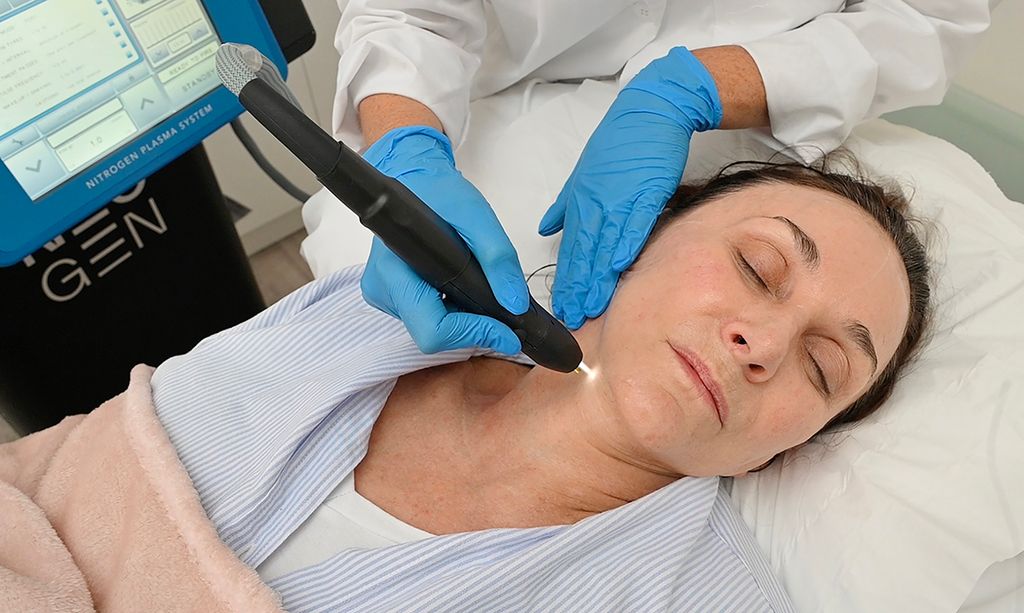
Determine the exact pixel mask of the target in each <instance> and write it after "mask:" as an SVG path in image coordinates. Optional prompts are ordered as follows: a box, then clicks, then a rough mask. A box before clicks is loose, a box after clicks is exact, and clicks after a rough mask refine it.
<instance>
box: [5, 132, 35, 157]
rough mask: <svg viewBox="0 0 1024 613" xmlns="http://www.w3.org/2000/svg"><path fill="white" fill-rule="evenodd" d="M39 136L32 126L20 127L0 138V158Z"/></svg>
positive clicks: (21, 147) (25, 145) (11, 153)
mask: <svg viewBox="0 0 1024 613" xmlns="http://www.w3.org/2000/svg"><path fill="white" fill-rule="evenodd" d="M37 138H39V133H38V132H36V129H35V128H33V127H32V126H28V127H25V128H22V129H20V130H18V131H17V132H15V133H14V134H11V135H10V136H8V137H7V138H5V139H3V140H0V158H9V157H11V156H12V155H14V153H15V152H17V151H18V150H19V149H23V148H24V147H27V146H28V145H29V144H31V143H32V142H33V141H34V140H36V139H37Z"/></svg>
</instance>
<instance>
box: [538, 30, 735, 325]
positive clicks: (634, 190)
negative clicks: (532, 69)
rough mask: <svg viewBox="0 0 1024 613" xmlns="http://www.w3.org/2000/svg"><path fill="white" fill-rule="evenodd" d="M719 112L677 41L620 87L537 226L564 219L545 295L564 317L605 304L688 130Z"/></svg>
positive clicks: (671, 176)
mask: <svg viewBox="0 0 1024 613" xmlns="http://www.w3.org/2000/svg"><path fill="white" fill-rule="evenodd" d="M721 121H722V103H721V101H720V100H719V97H718V90H717V88H716V87H715V82H714V79H712V77H711V74H710V73H709V72H708V71H707V69H706V68H705V67H704V65H703V64H702V63H701V62H700V60H698V59H697V58H695V57H694V56H693V54H691V53H690V52H689V51H688V50H687V49H686V48H684V47H676V48H674V49H672V50H671V51H669V53H668V55H666V56H665V57H662V58H659V59H656V60H654V61H653V62H651V63H650V64H648V65H647V66H646V67H645V68H644V69H643V70H641V71H640V72H639V73H638V74H637V75H636V76H635V77H633V79H632V80H631V81H630V82H629V84H628V85H626V87H625V88H623V90H622V91H621V92H619V94H618V96H617V97H616V98H615V101H614V102H613V103H612V105H611V107H610V108H609V109H608V112H607V113H606V114H605V116H604V119H602V120H601V123H599V124H598V126H597V128H596V129H595V130H594V133H593V134H592V135H591V136H590V140H589V141H587V146H586V147H585V148H584V149H583V153H582V154H581V155H580V159H579V161H578V162H577V163H576V168H575V169H574V170H573V172H572V175H570V176H569V180H568V181H566V183H565V187H563V188H562V191H561V193H560V194H559V195H558V198H557V199H556V200H555V203H554V204H553V205H551V208H549V209H548V211H547V213H545V214H544V218H543V219H542V220H541V222H540V228H539V231H540V233H541V234H542V235H544V236H550V235H552V234H554V233H556V232H558V231H559V230H562V229H564V233H563V235H562V244H561V247H560V248H559V251H558V272H557V273H556V275H555V283H554V287H553V289H552V302H553V306H554V311H555V315H556V316H557V317H558V318H560V319H562V320H563V321H564V322H565V323H566V325H567V326H569V327H570V328H572V329H576V328H579V327H580V326H581V325H583V322H584V321H585V319H586V318H587V317H597V316H598V315H600V314H601V313H603V312H604V310H605V308H607V307H608V302H609V301H610V300H611V297H612V292H613V291H614V290H615V284H616V283H617V282H618V279H619V273H621V272H622V271H624V270H625V269H627V268H629V266H630V265H631V264H632V263H633V260H635V259H636V256H637V254H638V253H639V252H640V249H641V248H642V247H643V245H644V243H645V242H646V241H647V236H648V235H649V234H650V232H651V228H652V227H653V226H654V222H655V221H656V220H657V218H658V215H659V214H661V211H662V209H663V208H664V207H665V203H666V202H667V201H668V199H669V197H671V196H672V194H673V193H675V191H676V188H678V186H679V181H680V179H681V178H682V176H683V168H684V167H685V166H686V158H687V155H688V153H689V150H690V137H691V136H692V135H693V133H694V132H699V131H703V130H711V129H714V128H717V127H718V126H719V124H720V123H721Z"/></svg>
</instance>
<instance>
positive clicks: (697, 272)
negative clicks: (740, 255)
mask: <svg viewBox="0 0 1024 613" xmlns="http://www.w3.org/2000/svg"><path fill="white" fill-rule="evenodd" d="M667 238H668V237H666V239H667ZM660 246H661V245H659V247H660ZM650 255H651V257H650V258H648V259H645V260H643V259H642V260H641V261H639V262H638V263H637V265H636V267H635V268H634V270H632V271H631V272H630V273H629V274H627V275H626V276H624V277H623V280H622V282H621V283H620V284H619V287H618V289H617V290H616V294H615V301H613V303H612V306H613V307H616V306H618V307H620V308H618V309H616V311H615V312H616V317H618V316H620V315H619V314H620V313H621V316H622V317H623V318H631V317H632V318H637V317H639V316H642V315H645V314H649V313H650V312H652V311H653V312H659V313H665V314H667V315H669V316H670V317H669V322H668V323H670V324H671V323H672V322H675V323H677V324H678V323H679V321H680V320H681V319H683V318H685V317H686V316H687V315H691V314H693V313H694V312H695V311H699V310H701V309H702V308H703V307H706V306H708V305H714V304H719V303H723V302H728V301H730V300H734V299H735V293H736V291H737V289H738V285H737V282H738V278H737V274H736V273H735V272H734V270H733V264H732V262H731V260H730V259H729V256H728V253H727V252H726V251H725V250H724V249H723V248H722V247H718V246H710V245H690V246H688V247H687V248H677V249H674V250H671V251H668V250H661V251H659V252H656V253H651V254H650ZM620 302H621V303H622V304H617V303H620Z"/></svg>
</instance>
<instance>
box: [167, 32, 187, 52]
mask: <svg viewBox="0 0 1024 613" xmlns="http://www.w3.org/2000/svg"><path fill="white" fill-rule="evenodd" d="M191 44H192V39H191V38H190V37H189V35H188V32H182V33H180V34H178V35H177V36H175V37H174V38H172V39H171V40H169V41H167V48H168V49H170V50H171V53H177V52H179V51H181V50H182V49H185V48H187V47H188V46H189V45H191Z"/></svg>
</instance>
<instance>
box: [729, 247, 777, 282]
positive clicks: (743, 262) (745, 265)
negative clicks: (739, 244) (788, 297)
mask: <svg viewBox="0 0 1024 613" xmlns="http://www.w3.org/2000/svg"><path fill="white" fill-rule="evenodd" d="M736 262H737V264H739V266H740V268H741V269H742V270H743V273H744V274H746V275H747V277H748V278H750V279H752V280H753V281H754V282H755V283H757V284H758V285H760V286H761V289H763V290H765V291H769V292H770V291H771V288H769V287H768V284H767V283H765V280H764V278H762V277H761V275H759V274H757V271H756V270H754V267H753V266H751V265H750V262H748V261H747V258H745V257H743V254H741V253H739V252H737V253H736Z"/></svg>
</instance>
